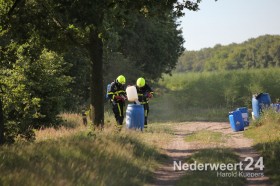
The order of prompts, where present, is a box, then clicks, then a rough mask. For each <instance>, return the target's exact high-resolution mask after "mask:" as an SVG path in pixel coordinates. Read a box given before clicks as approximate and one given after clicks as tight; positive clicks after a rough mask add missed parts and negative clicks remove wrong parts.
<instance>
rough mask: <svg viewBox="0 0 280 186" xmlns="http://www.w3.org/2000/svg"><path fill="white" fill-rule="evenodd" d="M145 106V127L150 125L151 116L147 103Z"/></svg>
mask: <svg viewBox="0 0 280 186" xmlns="http://www.w3.org/2000/svg"><path fill="white" fill-rule="evenodd" d="M143 106H144V115H145V123H144V125H148V114H149V111H150V109H149V104H148V103H145V104H143Z"/></svg>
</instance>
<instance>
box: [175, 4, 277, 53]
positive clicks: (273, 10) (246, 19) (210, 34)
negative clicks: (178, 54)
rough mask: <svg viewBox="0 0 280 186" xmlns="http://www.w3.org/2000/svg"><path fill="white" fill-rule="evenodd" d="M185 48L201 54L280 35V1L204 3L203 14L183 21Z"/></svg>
mask: <svg viewBox="0 0 280 186" xmlns="http://www.w3.org/2000/svg"><path fill="white" fill-rule="evenodd" d="M179 21H181V28H182V30H183V37H184V39H185V44H184V47H185V48H186V50H200V49H202V48H206V47H213V46H215V45H216V44H222V45H228V44H231V43H242V42H244V41H246V40H248V39H250V38H256V37H258V36H260V35H265V34H271V35H280V0H218V1H215V0H202V2H201V4H200V10H198V11H197V12H190V11H186V15H185V16H184V17H183V18H180V19H179Z"/></svg>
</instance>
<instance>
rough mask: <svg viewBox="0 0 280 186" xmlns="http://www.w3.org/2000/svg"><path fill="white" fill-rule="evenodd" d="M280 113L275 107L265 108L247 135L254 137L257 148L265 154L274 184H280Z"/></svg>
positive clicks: (266, 168) (266, 167)
mask: <svg viewBox="0 0 280 186" xmlns="http://www.w3.org/2000/svg"><path fill="white" fill-rule="evenodd" d="M279 123H280V113H279V112H275V110H274V109H268V110H265V111H264V112H263V113H262V114H261V117H260V118H259V119H258V120H256V121H254V122H253V123H252V125H251V126H250V128H249V130H246V131H245V135H246V136H247V137H250V138H252V139H254V143H255V148H256V149H257V150H258V151H259V152H260V154H261V156H263V159H264V164H265V174H266V175H267V176H269V178H270V179H271V181H272V182H273V185H279V184H280V176H279V175H280V170H279V167H280V162H279V159H280V125H279Z"/></svg>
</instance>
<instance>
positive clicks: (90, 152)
mask: <svg viewBox="0 0 280 186" xmlns="http://www.w3.org/2000/svg"><path fill="white" fill-rule="evenodd" d="M71 117H74V116H71ZM71 117H70V115H68V116H66V120H67V122H69V120H70V118H71ZM74 118H76V119H73V120H71V121H75V120H76V121H78V122H79V123H78V124H77V123H76V124H75V125H73V123H72V124H71V127H64V128H63V130H61V129H58V130H54V129H45V130H42V131H38V132H39V134H40V135H38V139H37V140H36V142H34V143H27V142H18V143H15V144H13V145H6V146H1V148H0V172H1V173H5V174H0V185H28V186H29V185H31V186H32V185H42V186H44V185H100V186H102V185H104V186H105V185H116V186H117V185H124V186H125V185H144V184H147V183H152V181H153V171H154V170H155V168H157V167H158V165H159V163H161V162H162V161H165V160H166V158H167V157H166V155H163V154H162V153H161V151H160V150H159V149H158V148H157V147H156V144H157V143H166V141H167V140H168V136H171V133H172V131H170V128H169V127H168V126H167V125H162V124H155V125H151V126H150V128H149V129H148V130H147V132H144V133H141V132H139V131H128V130H123V131H122V132H120V133H115V132H114V130H113V125H108V126H106V125H105V127H106V128H105V130H104V131H102V132H98V133H97V132H95V133H94V134H95V135H88V128H87V127H85V126H82V124H81V123H80V122H81V121H82V120H81V118H80V119H79V116H75V117H74ZM106 120H110V118H107V119H106ZM74 123H75V122H74ZM73 126H75V127H73ZM75 129H76V130H75ZM69 131H71V132H69ZM56 133H59V135H58V134H56ZM52 135H54V136H53V138H52ZM45 136H47V137H45Z"/></svg>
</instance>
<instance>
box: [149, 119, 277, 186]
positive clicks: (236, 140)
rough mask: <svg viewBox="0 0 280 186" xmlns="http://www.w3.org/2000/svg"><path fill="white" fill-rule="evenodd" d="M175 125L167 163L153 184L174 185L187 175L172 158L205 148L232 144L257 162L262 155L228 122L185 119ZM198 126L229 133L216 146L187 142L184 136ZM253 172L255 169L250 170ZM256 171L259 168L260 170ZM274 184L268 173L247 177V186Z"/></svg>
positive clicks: (200, 128)
mask: <svg viewBox="0 0 280 186" xmlns="http://www.w3.org/2000/svg"><path fill="white" fill-rule="evenodd" d="M174 125H175V133H174V138H173V139H172V140H171V142H170V143H168V144H166V145H165V146H164V147H162V148H163V149H164V151H165V152H166V154H167V155H168V157H169V160H168V162H167V163H165V164H164V165H162V166H161V167H160V168H159V169H158V170H157V171H156V172H155V178H156V181H155V183H154V184H153V186H161V185H163V186H173V185H175V184H176V181H177V180H178V179H179V178H180V177H181V176H182V175H184V171H174V170H173V161H184V160H185V158H186V157H188V156H190V155H192V154H193V153H194V152H197V151H198V150H199V149H203V148H214V147H221V146H223V147H229V148H232V149H233V150H234V151H235V152H236V153H237V154H238V155H239V157H240V161H242V162H243V163H244V164H245V165H246V162H244V159H245V157H253V158H254V162H256V160H258V159H259V157H260V156H259V154H258V153H257V152H256V151H255V150H254V149H253V148H252V145H253V142H252V140H250V139H248V138H245V137H244V136H243V132H233V131H232V130H231V128H230V125H229V123H227V122H185V123H178V124H174ZM199 130H211V131H217V132H222V133H223V134H226V135H227V136H228V138H227V140H226V141H225V142H223V143H222V144H217V146H213V145H211V146H210V145H209V144H208V145H207V144H201V143H199V142H186V141H185V140H184V138H185V137H186V136H187V135H190V134H191V133H193V132H196V131H199ZM250 172H252V171H250ZM254 172H260V171H259V170H258V171H257V170H256V171H255V170H254ZM269 185H272V184H271V183H270V181H269V178H268V177H266V176H263V177H257V178H247V184H246V186H269Z"/></svg>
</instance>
